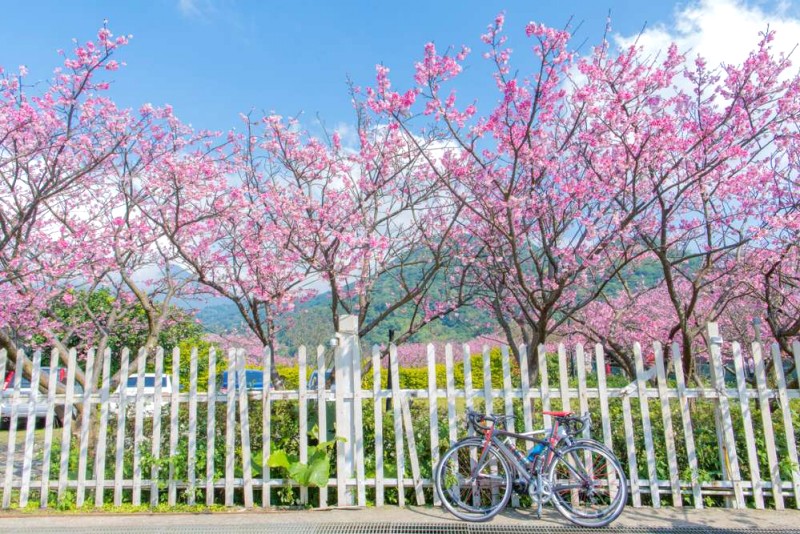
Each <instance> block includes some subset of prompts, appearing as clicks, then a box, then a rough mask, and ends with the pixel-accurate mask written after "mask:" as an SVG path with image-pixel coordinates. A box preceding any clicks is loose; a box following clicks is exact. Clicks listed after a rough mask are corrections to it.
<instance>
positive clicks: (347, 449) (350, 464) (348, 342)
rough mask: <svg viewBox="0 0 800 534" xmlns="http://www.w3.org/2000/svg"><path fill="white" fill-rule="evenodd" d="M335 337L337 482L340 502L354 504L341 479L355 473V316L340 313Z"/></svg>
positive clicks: (357, 356)
mask: <svg viewBox="0 0 800 534" xmlns="http://www.w3.org/2000/svg"><path fill="white" fill-rule="evenodd" d="M336 339H337V341H338V343H337V346H336V353H335V366H336V375H335V376H336V435H337V437H342V438H344V439H346V440H347V441H345V442H344V443H341V442H340V443H337V445H336V448H337V455H336V456H337V463H336V465H337V471H338V477H337V478H338V479H339V481H340V483H339V486H340V487H339V506H352V505H353V504H355V497H354V492H353V491H347V490H346V489H345V488H344V486H343V484H342V483H341V482H342V479H345V480H347V479H354V478H355V477H356V459H355V449H356V448H355V445H356V443H355V441H356V428H355V418H354V416H353V415H354V411H353V410H354V407H355V405H354V401H353V395H354V393H355V390H356V384H355V381H354V375H353V366H354V365H361V351H360V348H359V343H358V317H357V316H355V315H342V316H340V317H339V331H338V332H337V333H336Z"/></svg>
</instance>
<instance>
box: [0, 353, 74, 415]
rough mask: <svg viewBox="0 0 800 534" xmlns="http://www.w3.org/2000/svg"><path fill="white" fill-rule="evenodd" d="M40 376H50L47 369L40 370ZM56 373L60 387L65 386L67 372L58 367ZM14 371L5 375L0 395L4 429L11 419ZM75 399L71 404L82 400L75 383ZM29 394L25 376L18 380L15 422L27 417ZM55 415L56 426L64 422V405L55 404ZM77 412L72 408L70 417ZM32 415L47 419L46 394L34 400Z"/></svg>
mask: <svg viewBox="0 0 800 534" xmlns="http://www.w3.org/2000/svg"><path fill="white" fill-rule="evenodd" d="M41 372H42V375H44V376H45V377H47V376H48V375H49V374H50V368H49V367H42V368H41ZM56 372H57V373H58V374H57V376H56V380H58V382H59V383H60V384H61V385H65V384H66V382H67V370H66V369H65V368H63V367H58V368H57V369H56ZM15 373H16V371H9V372H8V373H7V374H6V377H5V380H4V382H3V391H2V395H0V419H2V426H3V427H6V426H7V425H8V424H9V421H10V419H11V399H12V397H13V395H14V374H15ZM74 391H75V397H73V402H75V403H78V402H80V401H81V399H82V397H81V396H82V395H83V387H82V386H81V385H80V384H78V383H77V382H75V390H74ZM30 394H31V381H30V378H28V377H26V376H24V375H23V376H22V377H21V378H20V388H19V403H18V404H17V421H24V420H26V419H27V418H28V417H29V414H30V412H29V406H30V403H29V402H28V399H29V397H30ZM53 413H54V415H55V421H56V425H59V426H60V425H61V424H62V423H63V422H64V405H63V404H56V406H55V409H54V411H53ZM77 413H78V412H77V410H76V409H75V407H74V406H73V408H72V417H73V418H74V417H75V416H76V415H77ZM33 415H34V417H36V419H41V420H43V419H45V417H47V394H46V393H40V394H39V396H38V397H37V399H36V403H35V404H34V407H33Z"/></svg>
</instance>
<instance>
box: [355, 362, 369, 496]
mask: <svg viewBox="0 0 800 534" xmlns="http://www.w3.org/2000/svg"><path fill="white" fill-rule="evenodd" d="M352 362H353V423H354V426H355V441H356V442H355V443H354V451H353V453H354V454H355V463H356V498H357V501H356V502H357V503H358V506H366V505H367V488H366V486H365V485H364V483H365V479H366V475H365V474H364V470H365V468H364V406H363V404H362V402H363V398H364V394H363V388H362V387H361V353H360V352H358V351H357V355H356V357H355V358H353V359H352Z"/></svg>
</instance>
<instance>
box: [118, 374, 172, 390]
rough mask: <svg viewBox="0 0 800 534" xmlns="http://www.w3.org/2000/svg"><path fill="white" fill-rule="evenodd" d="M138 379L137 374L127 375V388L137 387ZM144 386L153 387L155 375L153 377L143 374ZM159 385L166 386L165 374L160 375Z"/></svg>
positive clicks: (154, 385)
mask: <svg viewBox="0 0 800 534" xmlns="http://www.w3.org/2000/svg"><path fill="white" fill-rule="evenodd" d="M138 379H139V377H137V376H131V377H128V386H127V387H128V388H135V387H137V382H138ZM144 387H146V388H154V387H156V377H154V376H145V377H144ZM161 387H162V388H166V387H167V377H166V376H162V377H161Z"/></svg>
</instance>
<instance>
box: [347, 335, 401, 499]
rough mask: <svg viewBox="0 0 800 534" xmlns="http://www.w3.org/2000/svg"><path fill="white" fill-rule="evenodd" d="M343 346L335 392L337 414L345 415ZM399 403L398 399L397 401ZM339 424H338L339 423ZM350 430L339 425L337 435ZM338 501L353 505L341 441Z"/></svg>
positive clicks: (348, 422)
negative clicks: (348, 491) (349, 496)
mask: <svg viewBox="0 0 800 534" xmlns="http://www.w3.org/2000/svg"><path fill="white" fill-rule="evenodd" d="M342 350H343V349H342V347H341V345H339V346H337V347H336V355H335V356H334V369H333V373H334V377H335V378H334V380H335V382H336V391H335V395H334V396H335V399H336V400H335V402H336V414H337V415H338V414H343V413H345V410H346V408H345V399H344V390H345V389H346V386H345V384H344V374H345V370H344V368H343V366H342V365H339V363H340V361H341V359H340V354H341V352H340V351H342ZM351 379H352V377H351ZM395 402H397V399H395ZM337 423H338V422H337ZM346 424H350V421H347V423H346ZM349 430H350V429H349V428H347V427H345V428H344V429H340V428H339V425H338V424H337V427H336V434H337V435H339V434H342V433H344V434H345V435H347V432H349ZM347 445H348V446H352V444H350V443H348V444H347ZM335 450H336V490H337V492H336V499H337V501H336V502H337V503H338V504H339V506H344V505H346V504H352V502H351V501H349V500H348V495H347V476H346V473H345V465H346V453H345V444H344V443H343V442H341V441H338V440H337V441H336V447H335Z"/></svg>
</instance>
